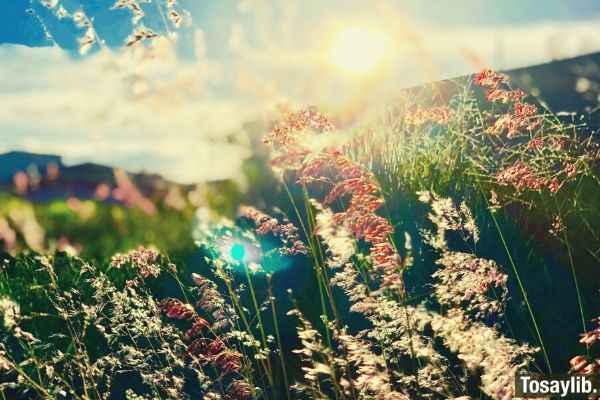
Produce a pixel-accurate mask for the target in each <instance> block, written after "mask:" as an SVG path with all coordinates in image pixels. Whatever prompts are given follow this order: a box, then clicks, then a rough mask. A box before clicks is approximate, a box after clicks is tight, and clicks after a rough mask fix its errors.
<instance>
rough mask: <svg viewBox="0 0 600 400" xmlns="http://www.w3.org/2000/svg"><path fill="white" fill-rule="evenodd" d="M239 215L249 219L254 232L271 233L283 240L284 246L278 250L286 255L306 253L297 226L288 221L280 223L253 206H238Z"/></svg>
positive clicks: (260, 233)
mask: <svg viewBox="0 0 600 400" xmlns="http://www.w3.org/2000/svg"><path fill="white" fill-rule="evenodd" d="M240 215H241V216H242V217H244V218H248V219H250V220H251V221H252V222H253V223H254V224H255V225H256V227H257V228H256V233H258V234H259V235H266V234H268V233H271V234H273V235H274V236H276V237H278V238H279V239H281V240H282V241H283V244H284V247H282V248H280V252H281V253H282V254H286V255H296V254H306V253H307V252H308V251H307V249H306V246H305V245H304V243H303V242H302V240H301V239H300V235H299V234H298V228H296V227H295V226H294V224H292V223H291V222H289V221H284V222H283V223H280V222H279V221H278V220H277V218H273V217H271V216H269V215H267V214H265V213H263V212H261V211H259V210H257V209H256V208H254V207H249V206H242V207H240Z"/></svg>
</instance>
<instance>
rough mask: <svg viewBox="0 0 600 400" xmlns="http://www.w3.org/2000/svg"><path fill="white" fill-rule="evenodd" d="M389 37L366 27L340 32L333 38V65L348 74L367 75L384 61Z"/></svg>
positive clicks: (331, 56) (331, 51) (331, 54)
mask: <svg viewBox="0 0 600 400" xmlns="http://www.w3.org/2000/svg"><path fill="white" fill-rule="evenodd" d="M387 39H388V38H387V36H386V34H385V33H384V32H382V31H378V30H375V29H369V28H364V27H352V28H345V29H342V30H340V31H339V32H338V33H337V34H336V35H335V36H334V38H333V42H332V44H331V49H330V53H329V56H330V60H331V63H332V64H333V65H334V66H335V67H337V68H339V69H341V70H343V71H346V72H350V73H354V74H365V73H368V72H370V71H372V70H373V69H374V68H375V67H376V66H378V65H379V64H380V63H381V61H382V60H383V58H384V56H385V53H386V47H387Z"/></svg>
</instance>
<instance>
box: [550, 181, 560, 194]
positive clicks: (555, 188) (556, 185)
mask: <svg viewBox="0 0 600 400" xmlns="http://www.w3.org/2000/svg"><path fill="white" fill-rule="evenodd" d="M558 189H560V184H559V182H558V178H556V177H554V178H552V179H551V180H550V182H548V190H549V191H550V193H553V194H554V193H556V192H558Z"/></svg>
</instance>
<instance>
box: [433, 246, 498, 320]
mask: <svg viewBox="0 0 600 400" xmlns="http://www.w3.org/2000/svg"><path fill="white" fill-rule="evenodd" d="M437 263H438V264H439V265H441V266H442V268H441V269H439V270H438V271H436V272H434V273H433V275H432V276H433V277H434V278H435V279H436V280H437V282H436V283H435V284H434V291H435V295H436V298H437V299H438V301H439V302H440V304H442V305H445V306H450V307H463V308H464V309H465V310H466V311H469V312H473V313H474V315H475V317H477V318H479V317H484V316H487V315H488V314H498V313H500V312H502V310H503V305H504V304H503V303H504V301H506V299H507V298H508V288H507V286H506V285H507V280H508V276H507V275H506V274H504V273H502V272H500V271H499V269H498V267H497V265H496V264H495V263H494V262H493V261H492V260H485V259H482V258H477V257H475V256H473V255H472V254H468V253H459V252H447V253H446V254H444V255H443V256H442V258H441V259H440V260H438V262H437ZM491 293H494V294H495V295H496V296H497V298H498V299H496V298H493V297H492V295H491Z"/></svg>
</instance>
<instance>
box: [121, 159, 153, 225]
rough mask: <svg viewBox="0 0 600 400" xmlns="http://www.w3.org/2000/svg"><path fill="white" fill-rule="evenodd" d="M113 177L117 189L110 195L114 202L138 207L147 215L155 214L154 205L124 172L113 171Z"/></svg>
mask: <svg viewBox="0 0 600 400" xmlns="http://www.w3.org/2000/svg"><path fill="white" fill-rule="evenodd" d="M114 176H115V181H116V183H117V187H116V188H115V189H113V191H112V195H113V197H114V198H115V199H116V200H119V201H122V202H123V203H125V205H126V206H127V207H138V208H140V209H141V210H142V211H144V212H145V213H146V214H148V215H154V214H156V206H155V205H154V203H152V201H151V200H150V199H148V198H147V197H145V196H144V195H143V194H142V193H141V192H140V191H139V189H138V188H137V187H136V186H135V184H134V183H133V181H132V180H131V178H130V177H129V175H127V173H126V172H125V171H124V170H122V169H115V170H114Z"/></svg>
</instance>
